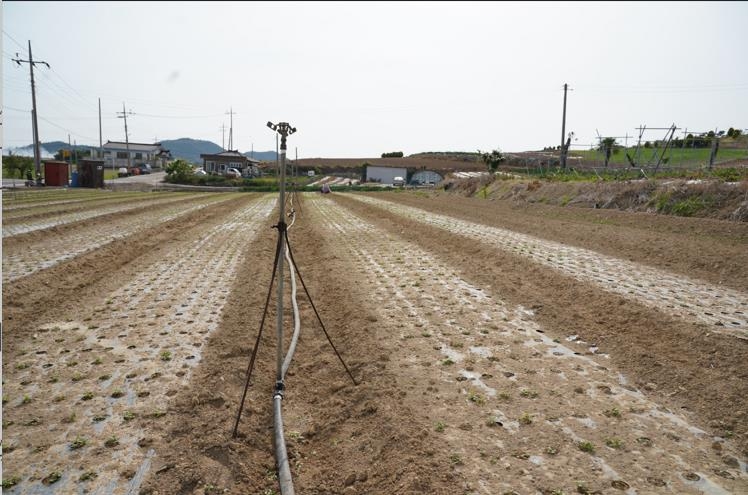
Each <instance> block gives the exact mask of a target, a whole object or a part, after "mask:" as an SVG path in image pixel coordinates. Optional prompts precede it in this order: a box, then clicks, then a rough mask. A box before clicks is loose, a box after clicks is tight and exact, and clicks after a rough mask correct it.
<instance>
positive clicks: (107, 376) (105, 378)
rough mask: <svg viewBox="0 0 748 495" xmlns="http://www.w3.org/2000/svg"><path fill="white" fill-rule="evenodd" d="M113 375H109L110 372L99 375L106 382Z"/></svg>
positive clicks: (100, 379)
mask: <svg viewBox="0 0 748 495" xmlns="http://www.w3.org/2000/svg"><path fill="white" fill-rule="evenodd" d="M111 377H112V375H109V374H107V375H101V376H100V377H99V381H102V382H105V381H107V380H109V379H110V378H111Z"/></svg>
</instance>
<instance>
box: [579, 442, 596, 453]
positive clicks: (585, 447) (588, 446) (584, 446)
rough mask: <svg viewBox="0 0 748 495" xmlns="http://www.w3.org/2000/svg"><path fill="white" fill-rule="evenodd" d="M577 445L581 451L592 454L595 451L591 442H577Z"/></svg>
mask: <svg viewBox="0 0 748 495" xmlns="http://www.w3.org/2000/svg"><path fill="white" fill-rule="evenodd" d="M577 447H579V450H581V451H582V452H587V453H588V454H593V453H594V452H595V446H594V445H592V443H591V442H579V443H578V444H577Z"/></svg>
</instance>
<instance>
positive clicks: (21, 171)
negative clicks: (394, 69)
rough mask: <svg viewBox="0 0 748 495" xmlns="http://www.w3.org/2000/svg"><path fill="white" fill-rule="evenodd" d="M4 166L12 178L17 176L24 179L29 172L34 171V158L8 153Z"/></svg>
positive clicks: (4, 159)
mask: <svg viewBox="0 0 748 495" xmlns="http://www.w3.org/2000/svg"><path fill="white" fill-rule="evenodd" d="M3 168H4V169H5V170H6V171H7V173H8V175H9V176H10V177H11V178H15V177H17V178H19V179H22V178H23V177H25V176H26V174H27V173H31V172H33V170H34V159H33V158H31V157H30V156H19V155H14V154H13V153H8V156H6V157H3Z"/></svg>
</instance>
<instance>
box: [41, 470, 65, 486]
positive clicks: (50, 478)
mask: <svg viewBox="0 0 748 495" xmlns="http://www.w3.org/2000/svg"><path fill="white" fill-rule="evenodd" d="M60 478H62V473H60V472H59V471H52V472H51V473H49V474H48V475H47V476H45V477H44V478H43V479H42V483H44V484H45V485H51V484H53V483H57V482H58V481H60Z"/></svg>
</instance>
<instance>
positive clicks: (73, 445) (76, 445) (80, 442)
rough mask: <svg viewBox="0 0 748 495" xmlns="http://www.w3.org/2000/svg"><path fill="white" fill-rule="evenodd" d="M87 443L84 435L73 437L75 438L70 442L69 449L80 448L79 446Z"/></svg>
mask: <svg viewBox="0 0 748 495" xmlns="http://www.w3.org/2000/svg"><path fill="white" fill-rule="evenodd" d="M87 443H88V440H86V439H85V438H84V437H80V436H78V437H75V440H73V441H72V442H70V445H69V447H70V450H75V449H80V448H81V447H85V446H86V444H87Z"/></svg>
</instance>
